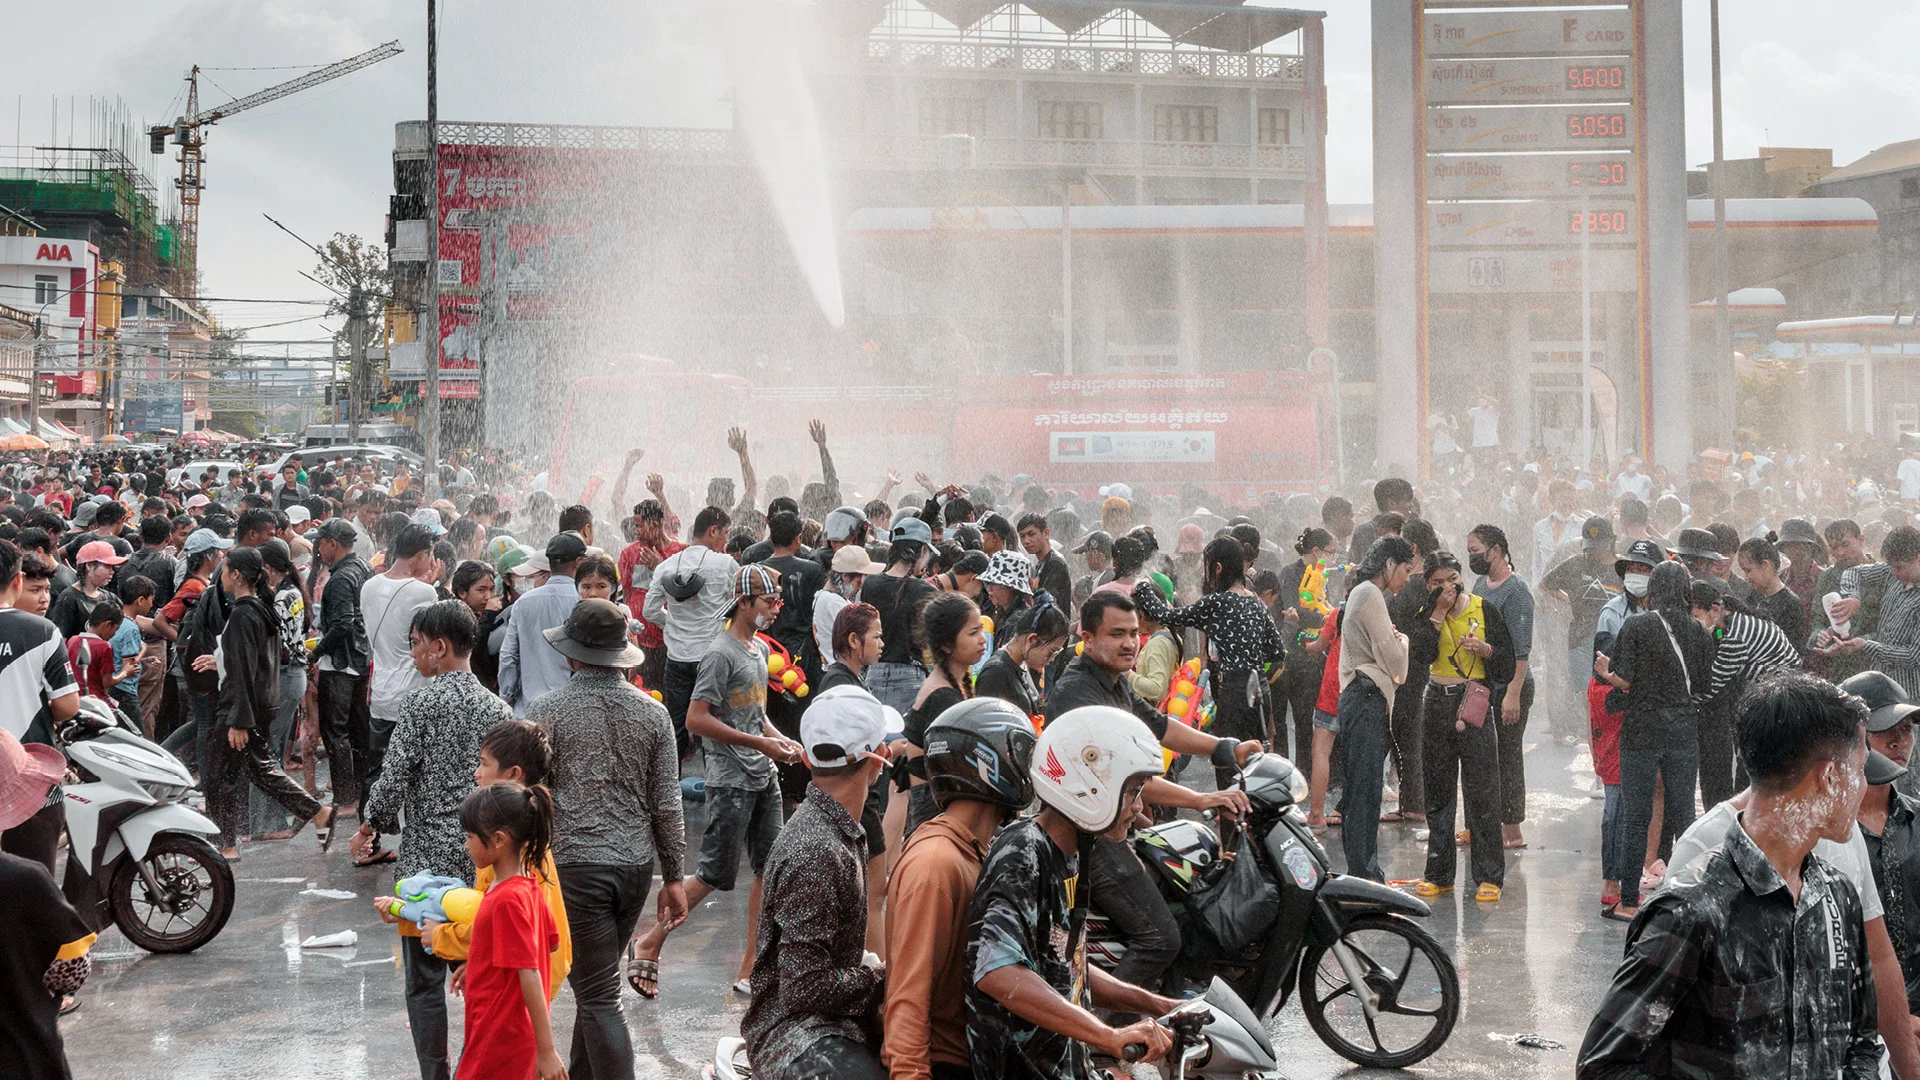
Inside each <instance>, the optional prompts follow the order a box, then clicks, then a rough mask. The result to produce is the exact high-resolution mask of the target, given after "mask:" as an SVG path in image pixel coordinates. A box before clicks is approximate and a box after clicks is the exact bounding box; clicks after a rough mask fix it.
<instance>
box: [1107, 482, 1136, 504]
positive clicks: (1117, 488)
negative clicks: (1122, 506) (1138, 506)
mask: <svg viewBox="0 0 1920 1080" xmlns="http://www.w3.org/2000/svg"><path fill="white" fill-rule="evenodd" d="M1100 497H1101V498H1103V499H1125V500H1127V501H1128V502H1132V501H1133V489H1132V488H1131V487H1128V486H1127V485H1125V484H1105V485H1102V486H1101V488H1100Z"/></svg>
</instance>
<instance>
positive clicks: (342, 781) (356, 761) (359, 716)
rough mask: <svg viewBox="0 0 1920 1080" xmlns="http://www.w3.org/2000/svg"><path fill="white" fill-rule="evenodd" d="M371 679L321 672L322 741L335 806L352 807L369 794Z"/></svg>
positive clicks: (371, 735) (371, 727) (371, 744)
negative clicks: (368, 708) (369, 702)
mask: <svg viewBox="0 0 1920 1080" xmlns="http://www.w3.org/2000/svg"><path fill="white" fill-rule="evenodd" d="M371 685H372V679H371V678H369V677H368V676H366V675H352V674H348V673H347V672H344V671H322V672H320V690H319V693H318V697H319V710H320V741H321V742H323V743H325V744H326V747H327V773H328V776H329V778H330V780H331V781H332V783H333V805H335V806H349V805H352V804H355V803H358V802H359V801H360V798H361V795H362V794H363V793H364V792H365V791H366V786H365V785H366V770H367V767H368V766H369V765H370V764H372V750H373V717H372V716H370V715H369V714H368V712H367V692H368V689H369V687H370V686H371Z"/></svg>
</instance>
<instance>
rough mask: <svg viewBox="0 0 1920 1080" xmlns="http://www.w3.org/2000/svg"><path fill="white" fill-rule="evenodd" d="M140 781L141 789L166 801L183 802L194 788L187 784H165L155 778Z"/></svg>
mask: <svg viewBox="0 0 1920 1080" xmlns="http://www.w3.org/2000/svg"><path fill="white" fill-rule="evenodd" d="M139 783H140V787H141V789H142V790H144V791H145V792H146V793H147V794H149V795H151V796H153V797H154V798H155V799H158V800H159V801H161V802H166V803H171V802H181V801H183V800H184V799H186V797H187V792H189V791H191V790H193V789H192V788H190V787H188V786H187V785H185V784H163V783H159V782H157V781H153V780H142V781H140V782H139Z"/></svg>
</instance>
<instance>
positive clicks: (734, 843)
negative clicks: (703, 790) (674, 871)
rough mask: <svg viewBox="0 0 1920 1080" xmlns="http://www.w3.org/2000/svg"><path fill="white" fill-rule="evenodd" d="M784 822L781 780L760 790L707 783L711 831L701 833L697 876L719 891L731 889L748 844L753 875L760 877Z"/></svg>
mask: <svg viewBox="0 0 1920 1080" xmlns="http://www.w3.org/2000/svg"><path fill="white" fill-rule="evenodd" d="M780 825H781V820H780V785H779V784H768V785H767V786H766V787H765V788H763V789H762V790H760V791H749V790H748V789H746V788H736V787H714V786H713V785H712V784H709V785H707V831H706V832H705V833H704V834H702V835H701V837H700V866H699V868H698V869H697V870H695V871H694V876H695V877H697V878H699V879H700V880H701V881H703V882H705V883H706V885H707V887H708V888H710V889H712V890H714V891H715V892H731V891H732V890H733V882H734V878H735V877H736V876H738V874H739V872H740V849H741V848H742V847H745V848H746V849H747V862H748V863H749V864H751V865H752V866H753V876H754V877H759V876H760V872H761V871H762V870H764V869H766V866H767V855H768V854H769V853H771V852H772V851H773V842H774V841H775V840H778V839H780Z"/></svg>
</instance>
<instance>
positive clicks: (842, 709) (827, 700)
mask: <svg viewBox="0 0 1920 1080" xmlns="http://www.w3.org/2000/svg"><path fill="white" fill-rule="evenodd" d="M905 727H906V725H905V724H904V723H903V722H902V720H901V717H900V713H899V712H898V711H897V710H895V709H890V708H888V707H887V706H885V705H882V704H880V699H879V698H876V697H874V696H873V695H872V694H870V693H868V692H867V691H865V690H863V689H861V688H860V687H857V686H836V687H834V688H833V689H831V690H828V691H826V692H825V693H822V694H821V695H820V696H819V697H816V698H814V699H813V704H812V705H810V706H808V707H807V711H806V712H804V713H801V714H800V746H801V748H802V749H803V750H805V751H806V755H807V764H808V765H811V766H813V767H814V768H817V769H832V768H838V767H840V766H844V765H853V764H856V763H857V762H859V760H860V759H861V758H863V757H866V756H867V755H869V754H872V753H873V752H874V751H876V750H878V749H879V748H880V746H881V744H883V743H885V742H886V741H887V737H888V736H889V735H895V734H898V733H899V732H901V731H902V730H904V729H905Z"/></svg>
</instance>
